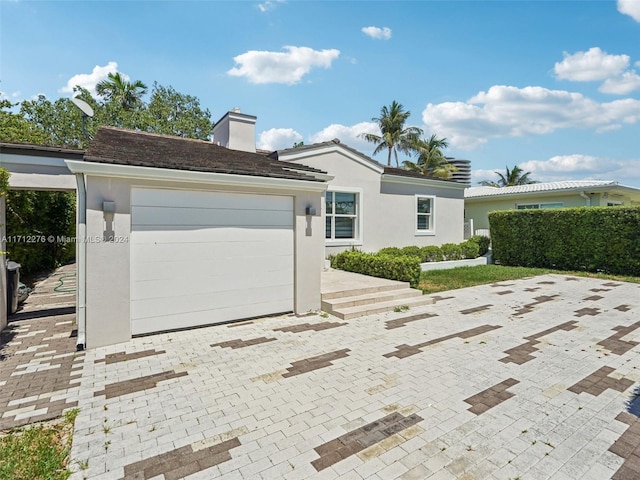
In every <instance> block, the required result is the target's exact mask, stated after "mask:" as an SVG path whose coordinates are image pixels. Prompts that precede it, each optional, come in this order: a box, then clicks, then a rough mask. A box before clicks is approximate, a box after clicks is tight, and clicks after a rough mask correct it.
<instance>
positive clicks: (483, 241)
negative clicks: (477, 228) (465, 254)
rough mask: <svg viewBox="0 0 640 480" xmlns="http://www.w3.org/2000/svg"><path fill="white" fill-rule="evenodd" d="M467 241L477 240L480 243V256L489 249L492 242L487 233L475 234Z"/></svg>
mask: <svg viewBox="0 0 640 480" xmlns="http://www.w3.org/2000/svg"><path fill="white" fill-rule="evenodd" d="M467 241H471V242H475V243H477V244H478V246H479V247H480V251H479V252H478V256H482V255H484V254H485V253H487V252H488V251H489V244H490V243H491V239H490V238H489V237H487V236H485V235H474V236H473V237H471V238H470V239H469V240H467Z"/></svg>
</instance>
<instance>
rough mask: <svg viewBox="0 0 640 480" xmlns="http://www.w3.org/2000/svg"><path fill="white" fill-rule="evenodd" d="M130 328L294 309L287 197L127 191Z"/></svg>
mask: <svg viewBox="0 0 640 480" xmlns="http://www.w3.org/2000/svg"><path fill="white" fill-rule="evenodd" d="M131 198H132V218H131V223H132V234H131V245H130V251H131V330H132V333H133V334H140V333H150V332H154V331H162V330H171V329H176V328H185V327H191V326H196V325H205V324H214V323H219V322H224V321H229V320H234V319H242V318H248V317H253V316H260V315H268V314H273V313H281V312H286V311H291V310H292V309H293V301H294V300H293V266H294V257H293V245H294V235H293V219H294V215H293V198H292V197H286V196H267V195H252V194H233V193H220V192H190V191H179V190H178V191H173V190H154V189H133V190H132V195H131Z"/></svg>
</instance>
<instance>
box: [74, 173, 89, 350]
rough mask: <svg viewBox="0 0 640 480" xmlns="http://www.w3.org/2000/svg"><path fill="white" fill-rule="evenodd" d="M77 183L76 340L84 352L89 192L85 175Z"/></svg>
mask: <svg viewBox="0 0 640 480" xmlns="http://www.w3.org/2000/svg"><path fill="white" fill-rule="evenodd" d="M76 182H77V184H78V205H77V211H78V231H77V232H76V235H77V241H76V257H77V262H76V264H77V265H78V267H77V268H78V271H77V277H78V282H77V283H78V286H77V289H78V298H77V305H78V308H77V309H76V318H77V322H78V338H77V340H76V350H77V351H79V352H80V351H82V350H84V348H85V346H86V331H87V290H86V283H87V280H86V279H87V244H86V242H85V239H86V237H87V190H86V188H85V184H84V174H82V173H76Z"/></svg>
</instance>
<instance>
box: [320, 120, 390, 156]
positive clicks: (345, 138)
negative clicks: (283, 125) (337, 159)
mask: <svg viewBox="0 0 640 480" xmlns="http://www.w3.org/2000/svg"><path fill="white" fill-rule="evenodd" d="M363 133H373V134H375V135H380V128H379V127H378V124H377V123H373V122H361V123H356V124H355V125H352V126H345V125H340V124H337V123H334V124H332V125H329V126H328V127H326V128H324V129H322V130H320V131H319V132H318V133H315V134H313V135H311V136H310V137H309V139H310V140H311V143H320V142H328V141H329V140H333V139H334V138H337V139H338V140H340V142H341V143H344V144H345V145H348V146H349V147H351V148H355V149H356V150H359V151H363V150H371V147H372V144H371V143H368V142H367V141H366V140H364V139H362V138H360V135H361V134H363Z"/></svg>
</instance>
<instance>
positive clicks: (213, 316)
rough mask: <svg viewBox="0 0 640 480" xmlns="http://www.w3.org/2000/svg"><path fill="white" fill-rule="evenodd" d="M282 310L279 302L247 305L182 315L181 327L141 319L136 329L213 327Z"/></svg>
mask: <svg viewBox="0 0 640 480" xmlns="http://www.w3.org/2000/svg"><path fill="white" fill-rule="evenodd" d="M280 308H282V307H281V306H280V305H279V303H277V302H267V303H261V304H253V305H246V306H242V307H237V306H236V307H223V308H218V309H216V310H215V311H214V312H211V311H204V312H187V313H183V314H181V315H180V326H175V327H170V328H168V327H166V325H169V324H172V323H175V322H173V320H171V319H169V320H167V319H166V318H165V317H160V316H158V317H151V318H141V319H139V320H137V321H136V329H137V330H138V331H139V332H140V333H143V332H158V331H162V330H171V329H174V328H189V327H196V326H201V325H212V324H216V323H221V322H228V321H231V320H237V319H239V318H251V317H259V316H261V315H264V313H263V312H264V311H268V312H271V313H284V312H287V311H288V310H287V309H284V310H279V309H280Z"/></svg>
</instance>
